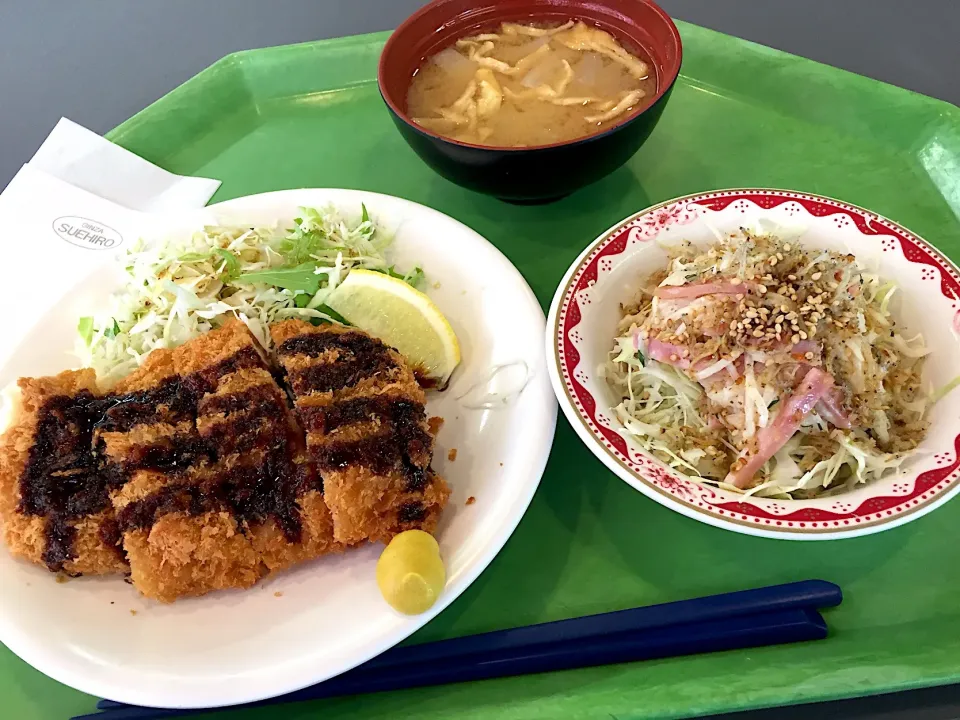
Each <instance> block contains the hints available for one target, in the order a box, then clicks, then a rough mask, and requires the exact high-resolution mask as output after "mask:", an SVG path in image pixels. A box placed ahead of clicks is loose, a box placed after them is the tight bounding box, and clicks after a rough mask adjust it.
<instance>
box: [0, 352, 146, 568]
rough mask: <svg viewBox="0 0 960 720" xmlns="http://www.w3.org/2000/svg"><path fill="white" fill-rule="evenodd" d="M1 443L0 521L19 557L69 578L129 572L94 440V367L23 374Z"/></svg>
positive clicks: (96, 412) (7, 539)
mask: <svg viewBox="0 0 960 720" xmlns="http://www.w3.org/2000/svg"><path fill="white" fill-rule="evenodd" d="M18 386H19V405H20V407H19V408H16V409H15V410H13V411H12V412H13V414H14V417H13V418H12V423H11V425H10V426H9V428H8V429H7V431H6V432H5V433H4V436H3V438H2V442H0V520H2V522H3V535H4V540H5V541H6V543H7V545H9V547H10V550H11V552H12V553H13V554H14V555H19V556H21V557H24V558H26V559H27V560H30V561H32V562H35V563H38V564H41V565H45V566H46V567H47V568H49V569H50V570H52V571H54V572H60V571H62V572H64V573H67V574H70V575H79V574H86V575H104V574H109V573H118V572H125V571H126V570H127V563H126V561H125V559H124V557H123V553H122V552H121V551H120V548H119V543H118V541H119V536H118V533H117V531H116V523H115V522H114V513H113V507H112V506H111V504H110V500H109V497H108V495H107V488H106V483H105V481H104V479H103V478H102V476H101V475H100V473H99V472H98V469H97V462H96V457H95V454H94V452H93V446H92V444H91V438H92V435H93V431H94V424H95V423H96V420H97V418H98V417H99V404H98V403H99V398H98V395H99V392H98V390H97V383H96V376H95V374H94V372H93V371H92V370H78V371H67V372H63V373H60V374H59V375H57V376H55V377H46V378H21V379H20V381H19V382H18Z"/></svg>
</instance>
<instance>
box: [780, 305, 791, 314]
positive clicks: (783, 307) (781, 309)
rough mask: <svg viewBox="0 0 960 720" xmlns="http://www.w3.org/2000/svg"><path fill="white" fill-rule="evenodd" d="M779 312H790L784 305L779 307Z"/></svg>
mask: <svg viewBox="0 0 960 720" xmlns="http://www.w3.org/2000/svg"><path fill="white" fill-rule="evenodd" d="M780 312H783V313H788V312H790V308H788V307H787V306H786V305H781V306H780Z"/></svg>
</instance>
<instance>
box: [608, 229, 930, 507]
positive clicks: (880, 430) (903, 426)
mask: <svg viewBox="0 0 960 720" xmlns="http://www.w3.org/2000/svg"><path fill="white" fill-rule="evenodd" d="M667 250H668V252H670V254H671V261H670V264H669V266H668V267H667V268H665V269H664V270H662V271H660V272H658V273H655V274H654V275H653V276H651V277H650V278H648V279H646V280H645V283H644V286H643V287H642V289H641V290H640V292H639V293H638V295H637V297H636V299H635V301H634V302H633V303H631V304H628V305H626V306H625V307H624V317H623V319H622V321H621V323H620V325H619V328H618V335H619V336H618V337H617V338H616V339H615V342H614V347H613V350H612V351H611V354H610V360H609V362H607V363H606V364H605V365H603V366H602V367H601V368H600V372H601V375H602V376H603V377H604V378H605V380H606V381H607V383H608V384H609V385H610V387H611V388H612V390H613V392H614V394H615V396H616V397H618V398H620V402H619V404H617V405H616V407H615V408H614V412H615V414H616V417H617V418H618V419H619V421H620V423H621V424H622V427H623V432H625V433H626V434H627V435H629V436H630V437H632V438H633V440H634V441H636V442H637V443H638V444H639V445H640V446H641V447H643V448H644V449H645V450H647V451H648V452H650V453H651V454H652V455H654V456H656V457H657V458H659V459H660V460H662V461H663V462H665V463H666V464H668V465H669V466H670V467H672V468H674V469H675V470H677V471H679V472H681V473H684V474H686V475H688V476H689V477H691V478H692V479H695V480H699V481H701V482H706V483H709V484H712V485H714V486H718V487H721V488H724V489H726V490H732V491H735V492H739V493H745V494H756V495H758V496H764V497H775V498H782V499H791V498H792V499H803V498H811V497H820V496H824V495H829V494H835V493H840V492H845V491H847V490H849V489H850V488H852V487H854V486H856V485H857V484H859V483H864V482H869V481H872V480H876V479H878V478H880V477H883V476H886V475H888V474H890V473H894V472H898V471H899V468H900V467H901V465H902V464H903V463H904V462H905V461H906V459H907V458H908V457H910V456H911V454H912V453H913V452H915V450H916V448H917V446H918V445H919V443H920V442H921V441H922V439H923V437H924V435H925V434H926V431H927V428H928V420H927V413H928V410H929V407H930V406H931V404H932V402H933V401H934V400H935V398H936V397H937V396H930V395H929V394H928V393H927V392H925V391H924V390H923V389H922V387H921V374H922V369H923V358H924V356H926V355H927V354H928V350H927V348H926V346H925V345H924V342H923V338H922V337H920V336H919V335H916V336H914V337H910V336H908V335H907V334H905V333H904V331H903V329H902V328H901V327H899V326H898V325H897V323H896V322H895V320H894V318H893V316H892V314H891V312H890V303H891V299H892V298H893V296H894V293H895V292H896V290H897V287H896V285H895V284H894V283H892V282H888V281H885V280H883V279H882V278H880V277H879V276H878V275H877V274H876V273H873V272H870V271H868V270H867V269H866V268H865V267H863V266H861V265H860V264H859V263H858V262H857V260H856V258H854V257H853V256H852V255H843V254H840V253H835V252H828V251H818V250H811V251H808V250H805V249H803V248H801V247H800V246H799V245H798V244H797V243H796V242H793V243H791V242H789V241H788V240H785V239H783V238H780V237H776V236H775V235H773V234H761V233H752V232H750V231H748V230H744V229H741V231H740V232H738V233H734V234H732V235H730V236H727V237H721V238H720V239H719V241H718V242H717V243H716V244H714V245H713V246H712V247H710V248H708V249H707V250H703V249H700V248H696V247H694V246H692V245H690V244H684V245H682V246H680V247H676V248H668V249H667Z"/></svg>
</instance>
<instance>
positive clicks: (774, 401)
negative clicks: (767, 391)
mask: <svg viewBox="0 0 960 720" xmlns="http://www.w3.org/2000/svg"><path fill="white" fill-rule="evenodd" d="M778 402H780V398H774V399H773V402H771V403H770V404H769V405H767V410H769V409H770V408H772V407H773V406H774V405H776V404H777V403H778Z"/></svg>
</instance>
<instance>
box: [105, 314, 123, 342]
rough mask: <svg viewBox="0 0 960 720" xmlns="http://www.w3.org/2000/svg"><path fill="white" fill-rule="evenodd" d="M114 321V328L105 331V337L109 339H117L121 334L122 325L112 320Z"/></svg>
mask: <svg viewBox="0 0 960 720" xmlns="http://www.w3.org/2000/svg"><path fill="white" fill-rule="evenodd" d="M111 320H113V327H109V328H107V329H106V330H105V331H104V333H103V334H104V336H105V337H108V338H111V339H112V338H115V337H116V336H117V335H119V334H120V325H119V324H118V323H117V320H116V318H111Z"/></svg>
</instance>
